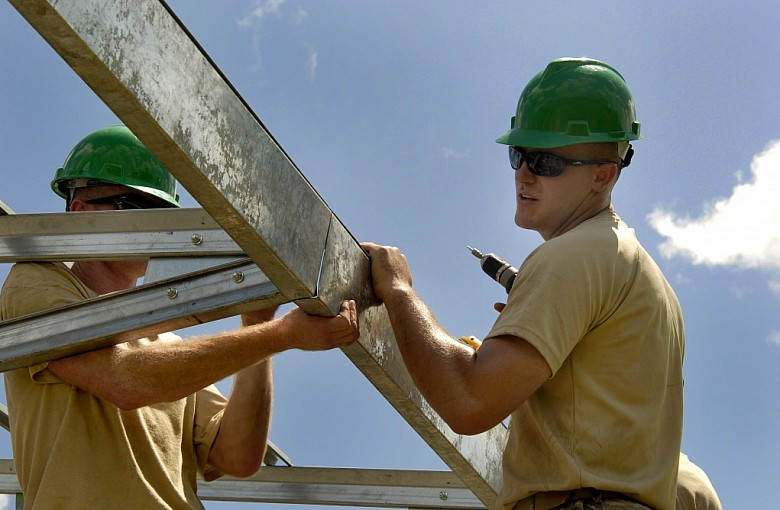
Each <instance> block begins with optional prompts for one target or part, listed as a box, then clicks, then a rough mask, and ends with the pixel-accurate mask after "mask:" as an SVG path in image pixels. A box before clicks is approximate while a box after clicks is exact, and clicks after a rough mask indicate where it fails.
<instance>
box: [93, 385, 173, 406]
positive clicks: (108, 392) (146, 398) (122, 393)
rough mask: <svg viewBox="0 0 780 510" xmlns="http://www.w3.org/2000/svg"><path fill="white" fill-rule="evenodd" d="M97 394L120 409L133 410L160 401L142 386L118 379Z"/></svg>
mask: <svg viewBox="0 0 780 510" xmlns="http://www.w3.org/2000/svg"><path fill="white" fill-rule="evenodd" d="M98 396H99V397H100V398H101V399H103V400H106V401H108V402H110V403H112V404H114V405H115V406H116V407H117V408H119V409H120V410H122V411H135V410H136V409H140V408H142V407H146V406H150V405H154V404H158V403H159V402H161V400H160V399H155V398H153V396H152V395H151V394H149V393H148V392H146V391H144V389H143V388H140V387H138V386H136V385H132V384H128V383H127V382H125V381H122V380H120V379H115V380H114V381H113V384H111V385H108V386H107V387H105V388H103V391H102V392H101V394H100V395H98Z"/></svg>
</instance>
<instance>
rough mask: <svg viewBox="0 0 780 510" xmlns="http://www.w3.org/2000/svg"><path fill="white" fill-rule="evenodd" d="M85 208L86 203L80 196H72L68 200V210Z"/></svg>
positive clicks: (73, 210)
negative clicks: (72, 197)
mask: <svg viewBox="0 0 780 510" xmlns="http://www.w3.org/2000/svg"><path fill="white" fill-rule="evenodd" d="M86 209H87V203H86V202H84V201H83V200H82V199H80V198H74V199H72V200H71V201H70V208H69V209H68V211H70V212H78V211H85V210H86Z"/></svg>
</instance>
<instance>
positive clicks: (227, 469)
mask: <svg viewBox="0 0 780 510" xmlns="http://www.w3.org/2000/svg"><path fill="white" fill-rule="evenodd" d="M209 460H210V461H212V464H214V465H215V467H216V468H217V469H219V470H220V471H221V472H222V473H223V474H226V475H230V476H235V477H236V478H248V477H250V476H252V475H254V474H255V473H257V472H258V471H259V470H260V466H262V464H263V459H262V457H257V456H253V455H246V456H243V457H242V458H235V457H233V458H230V459H220V460H221V462H220V460H218V459H209Z"/></svg>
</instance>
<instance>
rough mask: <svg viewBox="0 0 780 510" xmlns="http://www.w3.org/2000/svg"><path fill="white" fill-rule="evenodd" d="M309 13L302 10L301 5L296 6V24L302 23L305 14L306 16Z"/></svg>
mask: <svg viewBox="0 0 780 510" xmlns="http://www.w3.org/2000/svg"><path fill="white" fill-rule="evenodd" d="M308 15H309V13H308V12H306V11H305V10H303V9H302V8H301V7H298V10H297V11H295V22H296V23H298V24H301V23H303V20H304V19H306V16H308Z"/></svg>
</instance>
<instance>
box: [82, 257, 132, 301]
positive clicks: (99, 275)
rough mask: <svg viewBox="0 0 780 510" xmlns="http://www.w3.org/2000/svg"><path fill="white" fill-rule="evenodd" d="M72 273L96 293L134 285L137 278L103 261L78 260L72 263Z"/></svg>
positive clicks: (124, 288)
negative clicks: (120, 271)
mask: <svg viewBox="0 0 780 510" xmlns="http://www.w3.org/2000/svg"><path fill="white" fill-rule="evenodd" d="M72 271H73V274H75V275H76V277H77V278H78V279H79V280H81V282H82V283H83V284H84V285H86V286H87V287H89V288H90V289H92V290H93V291H94V292H96V293H97V294H100V295H102V294H108V293H109V292H116V291H119V290H127V289H132V288H133V287H135V285H136V282H137V281H138V280H137V278H132V277H128V276H125V275H123V274H121V273H119V272H118V271H116V270H115V269H114V268H113V267H112V263H110V262H105V261H99V260H95V261H78V262H76V263H74V264H73V268H72Z"/></svg>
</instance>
